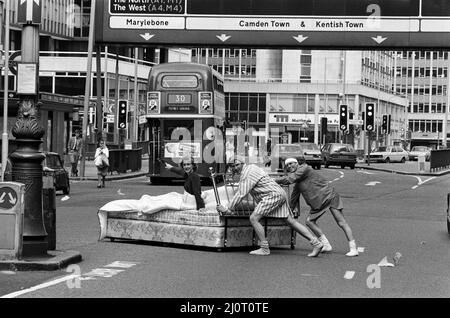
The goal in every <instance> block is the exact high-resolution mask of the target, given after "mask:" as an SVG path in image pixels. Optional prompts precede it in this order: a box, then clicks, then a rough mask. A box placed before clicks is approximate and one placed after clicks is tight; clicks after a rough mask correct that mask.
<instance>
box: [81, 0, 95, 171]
mask: <svg viewBox="0 0 450 318" xmlns="http://www.w3.org/2000/svg"><path fill="white" fill-rule="evenodd" d="M94 19H95V0H92V2H91V15H90V21H89V39H88V56H87V70H86V85H85V88H84V112H83V115H84V116H83V136H82V137H83V151H82V152H81V161H80V177H81V178H82V179H84V172H85V163H86V135H87V121H88V109H89V100H90V96H91V94H90V91H91V75H92V48H93V42H94V25H95V24H94Z"/></svg>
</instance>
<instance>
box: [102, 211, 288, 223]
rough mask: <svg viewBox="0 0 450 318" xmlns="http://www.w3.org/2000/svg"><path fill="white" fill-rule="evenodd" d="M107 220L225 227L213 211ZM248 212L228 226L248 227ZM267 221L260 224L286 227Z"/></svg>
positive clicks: (118, 214)
mask: <svg viewBox="0 0 450 318" xmlns="http://www.w3.org/2000/svg"><path fill="white" fill-rule="evenodd" d="M107 213H108V218H113V219H128V220H139V221H148V222H158V223H171V224H184V225H197V226H210V227H222V226H225V218H224V217H221V216H219V213H218V212H217V211H215V210H204V211H198V210H184V211H176V210H162V211H159V212H156V213H153V214H147V213H140V212H138V211H115V212H107ZM250 214H251V212H250V211H244V212H240V213H236V214H233V216H239V217H230V218H228V219H227V225H228V226H249V225H250V221H249V219H248V217H249V215H250ZM265 219H267V220H264V219H263V221H262V224H265V222H267V225H280V226H281V225H286V221H285V219H280V218H265Z"/></svg>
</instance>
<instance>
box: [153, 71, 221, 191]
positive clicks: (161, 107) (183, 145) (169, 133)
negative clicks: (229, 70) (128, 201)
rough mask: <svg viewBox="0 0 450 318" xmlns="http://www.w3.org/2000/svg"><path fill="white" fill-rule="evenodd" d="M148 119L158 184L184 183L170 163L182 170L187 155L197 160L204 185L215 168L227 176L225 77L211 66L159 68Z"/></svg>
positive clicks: (155, 178)
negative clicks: (181, 164)
mask: <svg viewBox="0 0 450 318" xmlns="http://www.w3.org/2000/svg"><path fill="white" fill-rule="evenodd" d="M146 117H147V121H148V122H149V126H150V131H149V132H150V136H149V137H150V138H149V140H150V142H149V173H148V176H149V177H150V181H151V183H152V184H161V183H167V182H169V181H171V180H176V179H181V178H182V177H181V176H179V175H178V174H176V173H173V172H171V171H170V170H168V169H166V168H165V167H164V165H165V163H164V162H167V163H169V164H171V165H173V166H176V165H178V164H179V162H180V161H181V159H182V158H183V157H184V156H192V157H193V158H194V161H195V163H196V164H197V173H198V174H199V175H200V177H201V179H202V181H203V180H204V181H206V180H210V173H209V168H210V167H212V168H213V169H214V171H215V172H216V173H224V172H225V166H226V162H225V96H224V91H223V78H222V77H221V76H220V74H219V73H218V72H216V71H215V70H214V69H212V68H211V67H210V66H208V65H205V64H197V63H185V62H175V63H162V64H158V65H155V66H153V67H152V69H151V71H150V74H149V79H148V85H147V113H146Z"/></svg>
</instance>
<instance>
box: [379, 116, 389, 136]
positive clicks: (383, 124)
mask: <svg viewBox="0 0 450 318" xmlns="http://www.w3.org/2000/svg"><path fill="white" fill-rule="evenodd" d="M387 125H388V115H386V114H385V115H383V120H382V121H381V131H382V132H384V133H387Z"/></svg>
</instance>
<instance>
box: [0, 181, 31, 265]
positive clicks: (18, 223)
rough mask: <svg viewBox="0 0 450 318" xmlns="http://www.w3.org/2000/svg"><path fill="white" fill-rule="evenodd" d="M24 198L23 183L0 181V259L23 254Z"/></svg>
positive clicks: (12, 257)
mask: <svg viewBox="0 0 450 318" xmlns="http://www.w3.org/2000/svg"><path fill="white" fill-rule="evenodd" d="M24 200H25V185H24V184H23V183H19V182H0V260H12V259H20V258H21V256H22V247H23V220H24Z"/></svg>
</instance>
